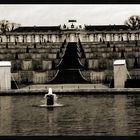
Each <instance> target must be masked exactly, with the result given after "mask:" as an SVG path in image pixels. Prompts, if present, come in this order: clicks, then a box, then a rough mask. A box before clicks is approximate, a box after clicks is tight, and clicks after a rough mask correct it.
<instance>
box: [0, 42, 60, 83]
mask: <svg viewBox="0 0 140 140" xmlns="http://www.w3.org/2000/svg"><path fill="white" fill-rule="evenodd" d="M61 45H62V43H42V44H40V43H36V44H34V43H17V44H15V43H0V61H11V63H12V67H11V72H12V80H15V81H17V82H19V83H46V82H48V81H50V80H51V79H52V78H53V76H54V75H55V73H56V70H54V68H53V67H54V66H53V65H54V64H55V63H58V62H59V59H57V57H58V56H57V52H59V51H60V47H61Z"/></svg>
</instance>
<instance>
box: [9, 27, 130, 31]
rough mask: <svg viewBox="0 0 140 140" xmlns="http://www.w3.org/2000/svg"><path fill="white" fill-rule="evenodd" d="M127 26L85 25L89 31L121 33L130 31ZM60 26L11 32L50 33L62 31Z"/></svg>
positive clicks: (27, 28)
mask: <svg viewBox="0 0 140 140" xmlns="http://www.w3.org/2000/svg"><path fill="white" fill-rule="evenodd" d="M128 29H129V28H128V27H127V26H125V25H85V30H87V31H112V30H115V31H120V30H123V31H124V30H128ZM60 30H62V29H61V27H60V26H21V27H19V28H16V29H15V30H13V31H10V32H48V31H60Z"/></svg>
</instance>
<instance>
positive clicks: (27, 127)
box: [0, 95, 140, 136]
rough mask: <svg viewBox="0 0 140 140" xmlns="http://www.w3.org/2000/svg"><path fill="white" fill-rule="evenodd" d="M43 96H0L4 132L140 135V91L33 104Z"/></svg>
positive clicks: (1, 130)
mask: <svg viewBox="0 0 140 140" xmlns="http://www.w3.org/2000/svg"><path fill="white" fill-rule="evenodd" d="M42 99H43V95H40V96H39V95H36V96H33V95H32V96H31V95H30V96H0V135H1V136H2V135H10V136H12V135H14V136H30V135H32V136H36V135H38V136H40V135H41V136H43V135H47V136H55V135H57V136H58V135H62V136H70V135H74V136H79V135H80V136H85V135H86V136H90V135H94V136H132V135H133V136H137V135H140V95H86V96H85V95H84V96H83V95H81V96H80V95H75V96H74V95H59V96H58V103H61V104H64V105H65V106H64V107H57V108H53V109H47V108H39V107H33V106H34V105H41V104H42V103H41V100H42Z"/></svg>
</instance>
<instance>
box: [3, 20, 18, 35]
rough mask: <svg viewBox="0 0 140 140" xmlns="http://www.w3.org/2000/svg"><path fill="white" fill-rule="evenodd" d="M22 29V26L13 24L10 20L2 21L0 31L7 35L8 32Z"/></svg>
mask: <svg viewBox="0 0 140 140" xmlns="http://www.w3.org/2000/svg"><path fill="white" fill-rule="evenodd" d="M18 27H20V24H17V23H11V22H9V21H8V20H0V31H1V33H5V32H7V31H12V30H14V29H16V28H18Z"/></svg>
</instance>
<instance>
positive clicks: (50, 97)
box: [40, 88, 63, 107]
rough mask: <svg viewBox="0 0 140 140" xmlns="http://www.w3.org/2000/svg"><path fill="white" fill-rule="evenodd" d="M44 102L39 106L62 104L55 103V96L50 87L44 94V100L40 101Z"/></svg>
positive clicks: (57, 105) (58, 105)
mask: <svg viewBox="0 0 140 140" xmlns="http://www.w3.org/2000/svg"><path fill="white" fill-rule="evenodd" d="M42 102H43V103H44V104H43V105H40V107H60V106H63V105H62V104H58V103H57V96H56V94H54V93H53V92H52V88H49V90H48V93H47V94H45V96H44V100H43V101H42Z"/></svg>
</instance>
